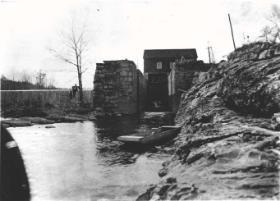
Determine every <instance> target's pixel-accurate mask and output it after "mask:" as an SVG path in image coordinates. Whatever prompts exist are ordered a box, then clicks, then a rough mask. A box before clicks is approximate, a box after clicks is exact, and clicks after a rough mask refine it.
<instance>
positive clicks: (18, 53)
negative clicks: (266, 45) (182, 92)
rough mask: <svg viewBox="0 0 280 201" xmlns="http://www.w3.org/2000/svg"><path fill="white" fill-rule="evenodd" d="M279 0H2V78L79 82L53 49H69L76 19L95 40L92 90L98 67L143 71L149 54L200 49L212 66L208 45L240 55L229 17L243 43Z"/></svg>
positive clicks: (87, 79)
mask: <svg viewBox="0 0 280 201" xmlns="http://www.w3.org/2000/svg"><path fill="white" fill-rule="evenodd" d="M277 4H278V6H280V1H279V0H251V1H246V0H242V1H241V0H234V1H233V0H211V1H209V0H166V1H165V0H99V1H96V0H0V36H1V37H0V67H1V73H2V74H4V75H5V76H7V77H9V78H12V76H13V75H14V77H15V79H18V78H19V77H20V74H21V73H22V72H26V73H28V74H30V75H32V76H33V77H35V74H36V72H38V71H39V69H41V70H42V71H44V72H46V73H47V76H48V79H54V80H55V82H54V83H55V85H56V86H58V87H71V86H72V85H73V84H75V83H77V79H76V77H77V76H76V72H75V69H74V68H73V67H72V66H69V65H68V64H65V63H63V62H61V61H59V60H58V59H57V58H55V57H54V56H53V55H52V54H51V53H50V52H49V50H48V48H56V47H61V45H62V44H61V43H60V38H59V33H60V31H61V30H65V29H67V28H68V27H69V24H68V22H69V18H70V17H71V16H75V17H76V18H78V20H80V21H83V22H84V21H86V23H87V25H88V29H87V37H88V39H89V41H90V45H89V51H88V53H87V60H88V62H87V66H86V67H87V68H88V70H87V71H86V73H85V74H84V86H85V87H86V88H92V87H93V75H94V70H95V63H96V62H102V61H103V60H115V59H126V58H127V59H130V60H133V61H134V62H135V63H136V64H137V65H138V68H139V69H140V70H143V51H144V49H162V48H163V49H164V48H196V49H197V53H198V57H199V59H201V60H204V61H205V62H207V61H208V56H207V46H208V44H210V45H211V46H212V48H213V50H214V55H215V58H216V60H217V61H219V60H221V59H223V57H224V56H225V55H227V54H228V53H230V52H231V51H232V50H233V45H232V41H231V35H230V28H229V23H228V18H227V13H230V14H231V18H232V23H233V27H234V33H235V37H236V39H235V40H236V44H237V46H241V45H242V44H244V42H245V40H244V36H245V38H246V36H249V39H250V41H254V40H256V38H257V37H258V36H259V35H260V34H261V33H260V30H261V28H262V27H264V26H265V25H266V24H267V23H268V21H267V19H266V18H267V17H269V15H270V12H271V6H272V5H277Z"/></svg>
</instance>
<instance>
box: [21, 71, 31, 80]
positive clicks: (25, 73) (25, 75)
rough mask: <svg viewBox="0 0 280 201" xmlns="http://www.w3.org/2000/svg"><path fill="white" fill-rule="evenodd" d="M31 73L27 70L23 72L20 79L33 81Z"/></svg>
mask: <svg viewBox="0 0 280 201" xmlns="http://www.w3.org/2000/svg"><path fill="white" fill-rule="evenodd" d="M31 80H32V79H31V75H29V74H28V73H27V72H26V71H22V72H21V78H20V81H22V82H28V83H31Z"/></svg>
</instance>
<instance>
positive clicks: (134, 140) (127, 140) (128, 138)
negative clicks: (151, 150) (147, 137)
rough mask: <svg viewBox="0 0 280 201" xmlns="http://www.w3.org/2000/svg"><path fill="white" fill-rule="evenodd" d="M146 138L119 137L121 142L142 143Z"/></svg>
mask: <svg viewBox="0 0 280 201" xmlns="http://www.w3.org/2000/svg"><path fill="white" fill-rule="evenodd" d="M143 138H144V137H142V136H136V135H122V136H119V137H118V140H119V141H122V142H140V141H141V140H142V139H143Z"/></svg>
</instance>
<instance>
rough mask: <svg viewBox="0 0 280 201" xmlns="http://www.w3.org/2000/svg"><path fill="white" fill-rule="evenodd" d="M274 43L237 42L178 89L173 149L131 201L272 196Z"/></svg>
mask: <svg viewBox="0 0 280 201" xmlns="http://www.w3.org/2000/svg"><path fill="white" fill-rule="evenodd" d="M279 47H280V45H279V44H277V45H270V44H267V43H255V44H251V45H247V46H245V47H242V48H240V49H238V50H236V51H235V52H233V53H232V54H231V55H230V56H229V60H228V61H224V62H222V63H220V64H219V65H218V67H216V68H212V69H211V70H210V71H209V72H208V76H206V77H207V79H205V80H204V81H202V82H199V83H197V84H196V85H194V86H193V87H192V88H191V89H190V90H189V91H188V92H187V93H185V94H183V95H182V98H181V103H180V107H179V110H178V112H177V115H176V118H175V122H176V124H179V125H182V126H183V127H182V131H181V133H180V135H179V136H178V137H177V139H176V142H175V145H174V146H176V147H178V148H177V150H176V152H175V153H174V156H173V157H172V159H170V161H168V162H165V163H164V164H163V169H164V173H167V174H166V175H165V174H160V175H161V176H163V178H162V181H161V182H160V183H159V184H157V185H154V186H153V187H151V188H150V189H148V190H147V192H146V193H144V194H142V195H141V196H139V200H141V199H146V200H165V199H173V198H174V199H175V198H176V199H177V200H180V199H181V200H182V199H183V200H184V199H204V200H205V199H279V198H280V197H279V163H280V160H279V153H280V146H279V137H280V132H279V130H278V129H277V128H278V127H277V125H279V124H278V114H277V113H279V112H280V57H279V54H276V53H275V52H277V51H278V50H279ZM160 173H162V170H161V172H160ZM167 177H174V178H176V183H175V184H172V185H171V184H168V183H167V182H166V181H165V179H166V178H167ZM191 186H195V187H196V188H193V189H192V190H191ZM194 189H196V190H194Z"/></svg>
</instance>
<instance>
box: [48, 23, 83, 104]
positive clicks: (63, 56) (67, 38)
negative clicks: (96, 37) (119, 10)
mask: <svg viewBox="0 0 280 201" xmlns="http://www.w3.org/2000/svg"><path fill="white" fill-rule="evenodd" d="M86 28H87V26H86V23H83V24H82V25H80V24H77V21H76V20H75V18H72V20H71V25H70V27H69V29H68V30H67V31H64V32H61V34H60V35H61V42H62V45H63V47H64V51H58V50H57V49H50V51H51V52H52V53H54V55H55V56H56V57H57V58H58V59H60V60H62V61H64V62H66V63H68V64H70V65H72V66H73V67H74V68H75V69H76V72H77V77H78V82H79V97H80V103H81V104H83V81H82V75H83V73H84V72H85V71H86V69H84V55H85V52H86V51H87V47H88V40H86V31H87V30H86Z"/></svg>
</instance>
